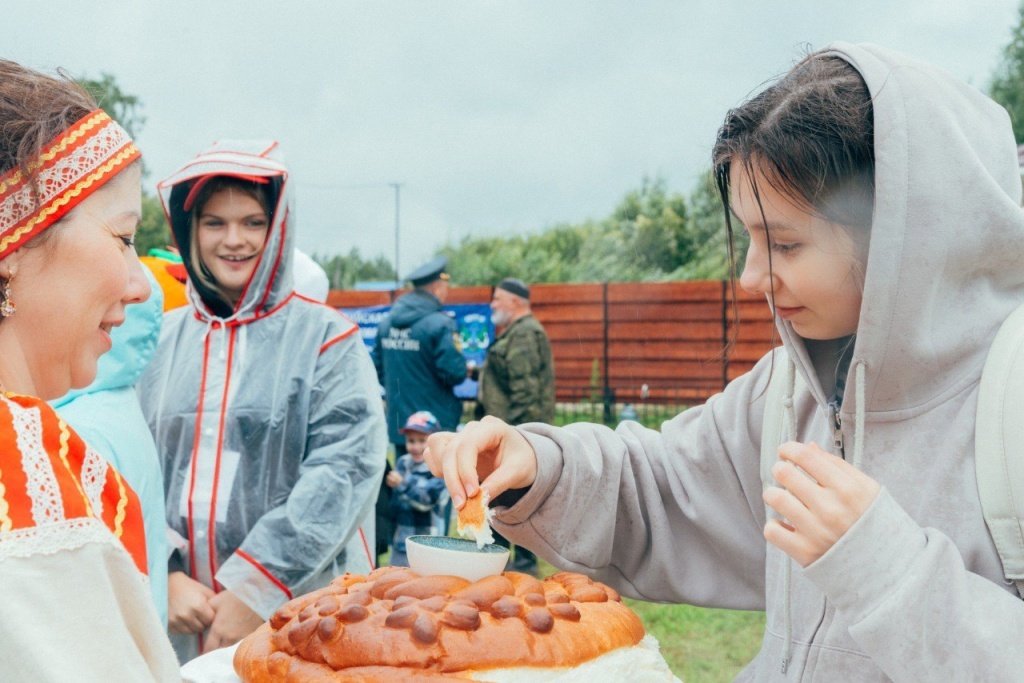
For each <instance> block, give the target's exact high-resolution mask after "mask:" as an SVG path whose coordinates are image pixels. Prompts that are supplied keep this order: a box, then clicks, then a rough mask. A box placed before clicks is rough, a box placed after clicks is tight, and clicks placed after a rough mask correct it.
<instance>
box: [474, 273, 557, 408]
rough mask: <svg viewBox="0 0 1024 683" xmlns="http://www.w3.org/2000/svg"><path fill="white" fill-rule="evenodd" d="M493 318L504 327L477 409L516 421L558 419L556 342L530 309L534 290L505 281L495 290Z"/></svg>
mask: <svg viewBox="0 0 1024 683" xmlns="http://www.w3.org/2000/svg"><path fill="white" fill-rule="evenodd" d="M491 319H492V320H493V321H494V324H495V325H496V326H498V327H504V328H505V329H504V330H503V331H502V333H501V334H500V335H498V338H497V339H495V340H494V342H493V343H492V344H491V346H490V348H489V349H488V350H487V358H486V360H485V361H484V367H483V371H482V372H481V373H480V374H481V377H480V389H479V394H478V403H477V414H478V415H480V416H483V415H493V416H495V417H498V418H501V419H502V420H504V421H505V422H507V423H509V424H511V425H518V424H523V423H525V422H547V423H550V422H552V421H553V420H554V418H555V366H554V362H553V361H552V358H551V344H550V343H549V342H548V335H547V333H545V332H544V328H543V327H542V326H541V324H540V322H539V321H538V320H537V319H536V318H535V317H533V314H532V313H531V312H530V289H529V288H528V287H527V286H526V284H525V283H523V281H522V280H516V279H513V278H509V279H506V280H502V282H501V284H499V285H498V287H497V288H496V289H495V290H494V298H493V300H492V301H491Z"/></svg>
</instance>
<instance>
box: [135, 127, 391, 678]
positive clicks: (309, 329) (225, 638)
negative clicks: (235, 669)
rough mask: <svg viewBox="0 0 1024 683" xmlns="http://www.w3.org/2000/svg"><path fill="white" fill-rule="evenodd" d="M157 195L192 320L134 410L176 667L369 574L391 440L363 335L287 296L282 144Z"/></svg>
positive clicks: (200, 169) (290, 223)
mask: <svg viewBox="0 0 1024 683" xmlns="http://www.w3.org/2000/svg"><path fill="white" fill-rule="evenodd" d="M160 192H161V199H162V200H163V202H164V207H165V209H166V211H167V215H168V216H169V218H170V222H171V229H172V232H173V234H174V239H175V242H176V243H177V245H178V248H179V251H180V252H181V254H182V256H183V258H184V262H185V267H186V269H187V270H188V275H189V285H188V297H189V300H190V305H189V306H187V307H183V308H181V309H177V310H175V311H172V312H170V313H168V314H167V316H166V319H165V321H164V327H163V332H162V335H161V340H160V345H159V348H158V349H157V353H156V356H155V357H154V359H153V362H152V364H151V365H150V366H149V369H148V370H147V371H146V374H145V375H144V376H143V378H142V380H141V382H140V384H139V394H140V398H141V401H142V406H143V412H144V413H145V414H146V418H147V420H148V422H149V425H150V429H151V430H152V431H153V435H154V437H155V438H156V443H157V449H158V451H159V452H160V456H161V459H162V465H163V471H164V487H165V495H166V504H167V523H168V526H169V527H170V529H171V530H172V531H173V532H174V536H175V540H176V544H175V545H176V549H175V552H174V553H173V554H172V557H171V559H170V564H169V567H168V568H169V570H170V575H169V582H168V585H169V596H170V605H169V607H170V609H169V625H170V630H171V632H172V635H171V640H172V642H173V643H174V646H175V650H176V651H177V653H178V655H179V657H180V658H181V660H182V661H187V660H188V659H191V658H193V657H194V656H196V655H198V654H200V653H201V652H203V651H209V650H212V649H216V648H218V647H223V646H226V645H230V644H232V643H235V642H237V641H238V640H240V639H241V638H242V637H244V636H245V635H247V634H248V633H250V632H251V631H253V630H255V629H256V627H257V626H259V625H260V624H261V623H263V621H264V620H266V619H267V618H268V617H269V616H270V615H271V614H272V613H273V612H274V611H275V610H276V609H277V608H278V607H280V606H281V605H282V604H283V603H285V602H287V601H288V600H290V599H291V598H292V597H294V596H296V595H301V594H302V593H306V592H308V591H310V590H313V589H315V588H319V587H321V586H324V585H326V584H327V583H328V582H329V581H330V580H331V578H332V577H334V576H335V575H337V574H339V573H343V572H345V571H352V572H365V571H368V570H369V569H370V568H371V567H372V566H373V557H372V550H371V549H372V548H373V547H374V540H373V536H372V523H373V503H374V500H375V498H376V495H377V483H378V482H379V481H380V477H381V473H382V472H383V468H384V460H385V449H386V444H387V440H386V436H385V432H384V417H383V409H382V405H381V400H380V391H379V388H378V384H377V379H376V374H375V372H374V369H373V364H372V363H371V361H370V357H369V354H368V353H367V351H366V348H365V345H364V344H363V340H362V338H361V336H360V334H359V327H358V326H357V325H356V324H355V323H353V322H352V321H351V320H349V319H348V318H346V317H345V316H343V315H342V314H340V313H339V312H338V311H337V310H335V309H333V308H330V307H328V306H325V305H324V304H322V303H320V302H318V301H314V300H312V299H308V298H305V297H304V296H302V295H300V294H297V293H296V292H295V291H294V287H293V263H292V259H293V253H294V250H293V248H292V243H293V240H294V239H295V219H294V211H293V210H292V208H291V189H290V183H289V174H288V170H287V168H286V167H285V166H284V165H283V163H282V162H281V159H280V153H279V149H278V147H277V144H276V143H254V142H238V143H221V144H217V145H215V146H214V147H213V148H212V149H210V150H209V151H207V152H204V153H202V154H200V155H199V156H198V157H196V158H195V159H193V160H192V161H190V162H188V163H187V164H185V166H184V167H183V168H182V169H181V170H180V171H178V172H177V173H175V174H174V175H173V176H171V177H170V178H168V179H167V180H165V181H163V182H162V183H160Z"/></svg>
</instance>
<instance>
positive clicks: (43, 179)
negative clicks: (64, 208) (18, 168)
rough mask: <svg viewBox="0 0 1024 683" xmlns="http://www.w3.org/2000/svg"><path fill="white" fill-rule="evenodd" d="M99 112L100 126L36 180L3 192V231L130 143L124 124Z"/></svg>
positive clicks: (0, 210) (0, 228)
mask: <svg viewBox="0 0 1024 683" xmlns="http://www.w3.org/2000/svg"><path fill="white" fill-rule="evenodd" d="M97 116H98V117H99V116H102V118H103V119H105V122H103V121H101V122H100V125H101V127H100V129H99V130H97V131H96V132H95V133H93V134H91V135H90V136H89V137H88V138H86V139H85V140H84V141H83V142H82V144H81V145H79V146H78V147H76V148H74V149H73V150H71V151H70V152H68V153H67V156H65V157H63V158H61V159H58V160H57V162H56V163H54V164H53V165H52V166H49V167H47V168H44V169H43V170H42V171H40V172H39V175H38V178H37V180H36V182H35V183H34V184H28V185H23V186H21V187H20V188H18V189H16V190H13V191H12V192H10V194H7V195H6V196H3V195H2V193H0V196H2V197H3V198H2V200H0V235H3V234H4V233H6V232H7V231H8V230H11V229H12V228H14V226H16V225H18V224H20V223H22V222H24V221H25V220H26V219H28V218H29V217H30V216H32V214H33V213H35V212H36V210H37V209H38V208H39V207H42V206H45V205H46V204H48V203H49V202H50V201H52V200H53V199H55V198H56V197H59V196H60V195H61V194H63V193H64V192H66V191H67V190H68V189H69V188H70V187H72V186H73V185H74V184H75V183H77V182H78V181H79V180H81V179H82V178H84V177H86V176H87V175H89V174H90V173H93V172H94V171H95V170H96V169H98V168H100V166H102V165H103V164H104V163H106V162H107V161H108V160H109V159H110V158H111V157H113V156H114V155H115V154H117V152H118V151H119V150H120V149H122V148H123V147H124V146H125V145H129V144H131V138H130V137H128V133H126V132H125V131H124V129H123V128H121V126H119V125H117V123H115V122H114V121H113V120H111V119H109V118H107V117H106V115H105V114H101V115H100V114H98V115H97ZM90 121H92V119H90ZM93 125H96V124H93ZM34 191H37V192H38V196H35V195H34Z"/></svg>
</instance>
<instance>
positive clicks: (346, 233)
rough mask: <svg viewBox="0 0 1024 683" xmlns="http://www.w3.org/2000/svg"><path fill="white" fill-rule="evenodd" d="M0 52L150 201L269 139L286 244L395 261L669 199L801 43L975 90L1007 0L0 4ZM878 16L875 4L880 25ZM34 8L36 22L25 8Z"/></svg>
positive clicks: (989, 65) (998, 45)
mask: <svg viewBox="0 0 1024 683" xmlns="http://www.w3.org/2000/svg"><path fill="white" fill-rule="evenodd" d="M3 4H4V6H3V19H2V23H0V55H2V56H3V57H5V58H8V59H13V60H15V61H18V62H21V63H23V64H26V65H29V66H33V67H37V68H41V69H52V68H54V67H63V68H65V69H67V70H68V71H69V72H71V73H72V74H74V75H76V76H78V75H85V76H89V77H93V78H95V77H98V76H99V74H100V73H101V72H108V73H111V74H113V75H114V76H115V78H116V79H117V81H118V83H119V84H120V86H121V88H122V89H123V90H124V91H126V92H128V93H131V94H135V95H137V96H138V97H139V98H140V99H141V100H142V103H143V105H144V114H145V115H146V117H147V122H146V125H145V127H144V129H143V131H142V133H141V135H140V136H139V140H138V143H139V146H140V147H141V148H142V150H143V153H144V155H145V157H146V159H147V164H148V167H149V168H150V170H151V177H150V178H149V179H148V180H147V184H148V185H150V186H152V185H154V184H155V183H156V181H158V180H159V179H161V178H163V177H165V176H167V175H169V174H170V173H172V172H173V171H174V170H176V169H177V168H178V167H179V166H180V165H181V164H182V163H184V162H185V161H186V160H187V159H188V158H190V157H192V156H194V155H195V154H196V153H197V152H199V151H200V150H201V149H203V148H205V147H206V146H207V145H208V144H209V143H210V142H212V141H213V140H216V139H218V138H241V137H256V138H272V139H276V140H279V141H280V142H281V145H282V147H283V149H284V151H285V155H286V161H287V163H288V165H289V166H290V168H291V170H292V174H293V178H294V179H295V180H296V183H297V214H298V218H299V238H298V239H299V246H300V247H302V248H303V249H304V250H306V251H308V252H317V253H320V254H333V253H338V252H347V251H348V250H349V249H351V248H352V247H353V246H354V247H358V248H359V250H360V251H361V252H362V254H363V255H364V256H375V255H378V254H380V255H385V256H386V257H387V258H389V259H393V254H394V224H395V215H394V191H393V190H392V188H391V187H390V186H389V185H388V183H395V182H397V183H401V184H402V188H401V220H400V223H401V254H400V257H401V261H400V267H401V270H402V271H403V273H404V272H407V271H408V270H410V269H411V268H412V267H413V266H415V265H416V264H417V263H419V262H421V261H423V260H425V259H426V258H428V257H429V256H431V255H432V254H433V250H434V249H436V248H437V247H438V246H440V245H441V244H443V243H444V242H446V241H449V240H458V239H460V238H462V237H463V236H466V235H492V234H506V235H510V234H515V233H521V232H524V231H533V230H539V229H542V228H544V227H547V226H550V225H554V224H557V223H560V222H575V221H582V220H584V219H587V218H602V217H604V216H606V215H608V213H609V212H610V211H611V210H612V208H613V207H614V206H615V205H616V203H617V202H618V200H619V199H620V198H621V197H622V196H623V195H624V194H625V193H626V192H628V191H630V190H631V189H634V188H636V187H637V186H638V185H639V183H640V181H641V179H642V178H643V177H644V176H645V175H647V176H657V175H660V176H663V177H664V178H665V179H666V180H667V181H668V183H669V186H670V188H671V189H673V190H678V191H683V192H689V190H690V189H691V188H692V186H693V184H694V182H695V180H696V177H697V175H698V174H699V173H700V171H701V170H702V169H704V168H706V167H707V161H708V155H709V150H710V147H711V144H712V142H713V139H714V135H715V131H716V129H717V127H718V125H719V124H720V122H721V120H722V118H723V116H724V114H725V112H726V110H727V109H728V108H729V107H731V106H735V105H736V104H738V103H740V102H742V101H743V100H744V99H745V97H746V96H747V95H749V94H750V93H751V91H752V90H754V89H756V88H757V86H758V85H759V84H761V83H763V82H764V81H765V80H767V79H769V78H771V77H773V76H775V75H777V74H778V73H780V72H783V71H785V70H786V68H787V67H788V66H789V65H790V64H791V63H792V62H793V60H794V59H795V58H797V57H799V56H800V55H801V54H803V52H804V51H805V50H806V48H807V46H810V47H815V48H816V47H822V46H824V45H826V44H828V43H829V42H831V41H833V40H850V41H870V42H875V43H880V44H883V45H886V46H889V47H893V48H897V49H901V50H904V51H906V52H909V53H912V54H915V55H917V56H919V57H923V58H925V59H928V60H931V61H933V62H936V63H938V64H939V65H941V66H943V67H944V68H946V69H948V70H949V71H951V72H953V73H954V74H956V75H958V76H960V77H961V78H963V79H965V80H966V81H968V82H969V83H972V84H973V85H975V86H976V87H979V88H981V89H985V88H986V87H987V86H988V83H989V81H990V79H991V76H992V73H993V71H994V69H995V68H996V66H997V64H998V63H999V58H1000V54H1001V50H1002V48H1003V46H1004V45H1005V44H1006V43H1007V42H1008V41H1009V39H1010V33H1011V30H1012V28H1013V26H1014V24H1015V23H1016V20H1017V0H971V1H970V2H968V1H967V0H961V1H960V2H954V1H953V0H921V1H915V0H907V1H906V2H900V3H892V2H887V1H880V0H859V1H857V2H820V1H819V2H810V1H806V0H802V1H792V2H790V1H787V0H775V1H774V2H765V1H754V0H748V1H747V2H740V1H739V0H717V1H715V2H700V3H698V2H683V1H682V0H676V1H670V0H632V1H630V2H599V1H597V0H591V1H590V2H586V1H584V0H577V1H561V0H560V1H555V0H530V1H524V0H521V1H516V2H513V1H512V0H508V1H501V2H499V1H496V0H477V1H475V2H474V1H468V0H448V1H444V2H442V1H440V0H436V1H432V0H405V1H400V2H399V1H395V2H389V1H386V0H372V1H366V2H349V1H344V0H336V1H331V0H322V1H314V0H302V1H300V2H293V3H281V2H275V3H271V2H265V1H263V0H246V1H245V2H243V1H240V0H205V1H203V2H199V1H198V0H175V1H174V2H168V1H164V2H159V3H157V2H150V1H148V0H134V1H131V2H129V1H128V0H124V1H122V2H113V1H98V0H89V1H87V2H81V1H80V0H79V1H75V2H71V1H63V0H61V1H57V0H46V2H29V1H28V0H13V1H12V0H7V1H5V2H4V3H3ZM894 5H895V7H893V6H894ZM43 8H45V12H44V11H43Z"/></svg>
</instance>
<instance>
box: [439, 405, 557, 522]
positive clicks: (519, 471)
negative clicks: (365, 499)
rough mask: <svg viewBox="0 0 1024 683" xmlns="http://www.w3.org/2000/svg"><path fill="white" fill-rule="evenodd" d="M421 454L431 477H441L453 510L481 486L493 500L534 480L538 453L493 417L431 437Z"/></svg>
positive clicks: (460, 507)
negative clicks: (450, 497) (459, 429)
mask: <svg viewBox="0 0 1024 683" xmlns="http://www.w3.org/2000/svg"><path fill="white" fill-rule="evenodd" d="M424 455H425V457H426V461H427V465H428V466H429V467H430V471H431V472H433V473H434V476H435V477H443V478H444V482H445V485H446V486H447V487H448V492H449V493H451V496H452V504H453V505H454V506H455V509H456V510H461V509H462V506H463V505H465V504H466V498H467V497H468V496H473V495H475V494H476V492H477V490H478V489H480V488H481V487H482V488H484V489H486V490H487V493H488V494H489V495H490V497H491V499H492V500H493V499H494V498H497V497H498V496H500V495H501V494H502V493H504V492H505V491H507V490H508V489H521V488H526V487H528V486H530V485H532V484H533V481H534V479H536V478H537V454H536V453H534V452H533V447H532V446H531V445H530V442H529V441H527V440H526V437H524V436H523V435H522V434H520V433H519V430H517V429H515V428H513V427H510V426H509V425H507V424H505V423H504V422H502V421H501V420H499V419H498V418H496V417H490V416H488V417H485V418H484V419H483V420H481V421H479V422H470V423H469V424H468V425H466V428H465V429H463V430H462V431H461V432H459V433H458V434H453V433H451V432H439V433H437V434H433V435H431V436H430V437H429V438H428V439H427V450H426V453H425V454H424ZM481 481H482V482H483V483H481Z"/></svg>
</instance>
